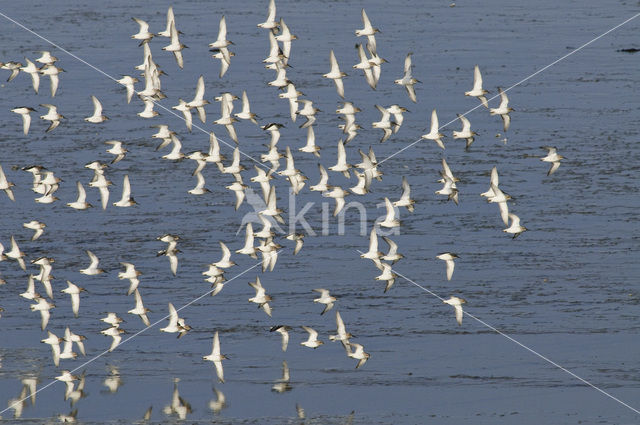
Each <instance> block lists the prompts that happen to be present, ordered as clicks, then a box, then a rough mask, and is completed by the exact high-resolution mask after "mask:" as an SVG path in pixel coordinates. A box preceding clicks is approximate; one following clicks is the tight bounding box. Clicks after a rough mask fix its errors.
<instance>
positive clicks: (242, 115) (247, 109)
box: [233, 90, 259, 125]
mask: <svg viewBox="0 0 640 425" xmlns="http://www.w3.org/2000/svg"><path fill="white" fill-rule="evenodd" d="M233 116H234V117H236V118H239V119H241V120H249V121H251V122H252V123H254V124H255V125H259V124H258V121H256V114H254V113H253V112H251V105H250V104H249V97H248V96H247V92H246V90H243V91H242V110H241V111H240V112H238V113H235V114H233Z"/></svg>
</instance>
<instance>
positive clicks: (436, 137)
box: [420, 109, 444, 149]
mask: <svg viewBox="0 0 640 425" xmlns="http://www.w3.org/2000/svg"><path fill="white" fill-rule="evenodd" d="M439 130H440V127H439V125H438V114H437V113H436V110H435V109H434V110H433V111H432V112H431V129H430V130H429V133H427V134H423V135H422V136H420V137H421V138H422V139H427V140H433V141H434V142H436V143H437V144H438V146H440V147H441V148H442V149H444V143H443V142H442V138H443V137H444V134H442V133H440V131H439Z"/></svg>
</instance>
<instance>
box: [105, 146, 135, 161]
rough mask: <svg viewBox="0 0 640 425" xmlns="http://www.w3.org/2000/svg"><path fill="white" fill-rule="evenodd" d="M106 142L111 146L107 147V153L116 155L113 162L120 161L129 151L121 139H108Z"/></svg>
mask: <svg viewBox="0 0 640 425" xmlns="http://www.w3.org/2000/svg"><path fill="white" fill-rule="evenodd" d="M104 143H105V144H106V145H110V146H111V147H110V148H109V149H107V153H110V154H111V155H115V158H113V160H112V161H111V163H112V164H115V163H116V162H120V161H121V160H122V159H123V158H124V157H125V155H126V154H127V152H129V151H128V150H127V149H125V147H124V146H122V142H121V141H119V140H107V141H106V142H104Z"/></svg>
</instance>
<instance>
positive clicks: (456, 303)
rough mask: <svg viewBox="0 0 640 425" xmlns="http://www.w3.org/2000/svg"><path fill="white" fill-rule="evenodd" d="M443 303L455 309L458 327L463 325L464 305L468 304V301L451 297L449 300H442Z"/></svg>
mask: <svg viewBox="0 0 640 425" xmlns="http://www.w3.org/2000/svg"><path fill="white" fill-rule="evenodd" d="M442 302H443V303H445V304H449V305H450V306H452V307H453V309H454V310H455V313H456V322H458V325H462V314H463V312H462V304H466V302H467V301H466V300H464V299H462V298H458V297H454V296H451V297H449V299H446V300H442Z"/></svg>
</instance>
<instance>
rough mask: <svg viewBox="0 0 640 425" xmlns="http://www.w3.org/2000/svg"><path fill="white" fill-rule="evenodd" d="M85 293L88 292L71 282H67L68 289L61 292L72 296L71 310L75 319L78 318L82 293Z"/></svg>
mask: <svg viewBox="0 0 640 425" xmlns="http://www.w3.org/2000/svg"><path fill="white" fill-rule="evenodd" d="M84 291H86V289H84V288H81V287H79V286H78V285H75V284H74V283H72V282H71V281H69V280H67V287H66V288H65V289H63V290H62V291H60V292H63V293H65V294H69V295H70V296H71V310H72V311H73V315H74V316H75V317H78V311H79V310H80V292H84Z"/></svg>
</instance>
